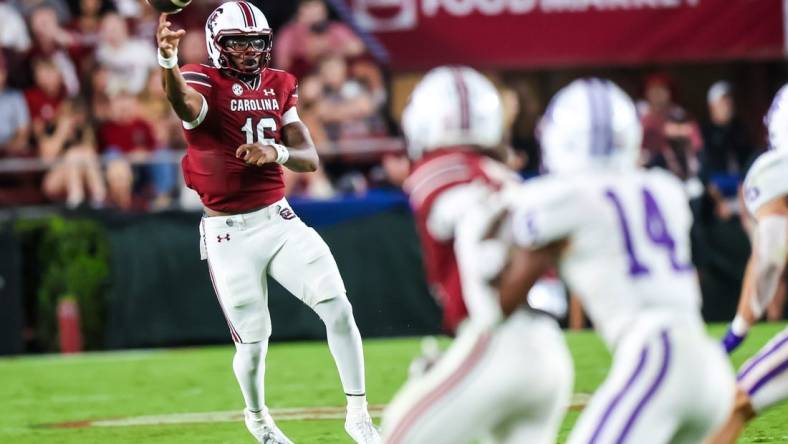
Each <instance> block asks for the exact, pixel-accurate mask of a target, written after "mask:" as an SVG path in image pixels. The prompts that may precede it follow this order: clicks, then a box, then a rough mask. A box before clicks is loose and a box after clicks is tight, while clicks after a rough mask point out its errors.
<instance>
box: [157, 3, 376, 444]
mask: <svg viewBox="0 0 788 444" xmlns="http://www.w3.org/2000/svg"><path fill="white" fill-rule="evenodd" d="M170 26H171V23H170V22H168V21H167V18H166V16H165V15H162V16H161V19H160V24H159V30H158V36H157V37H158V43H159V64H160V65H161V67H162V70H163V72H162V77H163V82H164V89H165V90H166V93H167V97H168V99H169V101H170V103H171V104H172V107H173V109H174V110H175V113H176V114H177V115H178V117H180V119H181V120H182V121H183V127H184V132H185V134H186V140H187V142H188V149H187V154H186V157H184V159H183V161H182V166H183V174H184V178H185V180H186V184H187V185H188V186H189V187H190V188H192V189H194V190H195V191H196V192H197V193H198V194H199V195H200V198H201V200H202V202H203V204H204V206H205V217H203V219H202V221H201V223H200V234H201V248H202V254H203V257H204V258H205V259H207V260H208V266H209V271H210V273H211V280H212V282H213V285H214V289H215V291H216V294H217V297H218V299H219V303H220V305H221V307H222V310H223V312H224V315H225V317H226V318H227V323H228V326H229V328H230V333H231V336H232V338H233V341H234V342H235V345H236V354H235V358H234V360H233V370H234V371H235V375H236V378H237V379H238V383H239V385H240V386H241V392H242V394H243V397H244V401H245V403H246V409H245V410H244V412H245V419H246V425H247V428H248V429H249V431H250V432H251V433H252V435H253V436H254V437H255V439H256V440H257V441H258V442H265V443H290V440H289V439H288V438H287V437H285V435H284V433H282V431H281V430H279V429H278V427H277V426H276V425H275V423H274V421H273V419H272V418H271V415H270V414H269V413H268V409H267V408H266V406H265V397H264V384H263V379H264V369H265V355H266V351H267V349H268V338H269V336H270V333H271V320H270V315H269V313H268V301H267V298H268V291H267V285H266V281H267V278H268V276H270V277H272V278H274V279H275V280H276V281H277V282H279V283H280V284H281V285H282V286H283V287H285V288H286V289H287V290H288V291H290V292H291V293H293V295H295V296H296V297H297V298H299V299H300V300H301V301H303V302H304V303H305V304H307V305H308V306H309V307H310V308H312V309H313V310H314V311H315V312H316V313H317V314H318V315H319V316H320V318H321V319H322V320H323V322H325V324H326V332H327V338H328V345H329V348H330V350H331V353H332V355H333V356H334V360H335V362H336V365H337V369H338V370H339V375H340V379H341V381H342V385H343V388H344V390H345V394H346V395H347V401H348V410H347V413H348V414H347V420H346V422H345V430H346V431H347V432H348V434H349V435H350V436H351V437H352V438H353V439H354V440H355V441H356V442H358V443H379V442H380V438H379V436H378V432H377V430H376V429H375V428H374V426H373V424H372V421H371V419H370V417H369V414H368V413H367V402H366V396H365V387H364V386H365V381H364V357H363V351H362V348H361V336H360V335H359V332H358V328H357V327H356V323H355V320H354V318H353V311H352V307H351V306H350V303H349V302H348V299H347V296H346V294H345V287H344V284H343V282H342V278H341V277H340V275H339V271H338V269H337V266H336V262H335V261H334V258H333V256H332V255H331V252H330V251H329V249H328V246H326V244H325V242H323V240H322V239H321V238H320V236H319V235H318V234H317V232H315V230H313V229H312V228H309V227H308V226H306V225H305V224H304V223H303V222H302V221H301V220H300V219H299V218H298V217H297V216H296V215H295V213H293V211H292V208H290V205H289V204H288V203H287V200H286V199H285V198H284V182H283V180H282V167H283V166H284V167H286V168H289V169H291V170H293V171H298V172H311V171H315V170H316V169H317V168H318V156H317V151H316V150H315V146H314V144H313V143H312V139H311V137H310V135H309V130H308V129H307V127H306V126H305V125H304V124H303V123H302V122H301V121H300V119H299V118H298V112H297V111H296V103H297V101H298V92H297V84H296V79H295V77H293V76H292V75H290V74H288V73H286V72H284V71H279V70H275V69H271V68H269V67H268V64H269V61H270V58H271V47H272V41H273V35H272V31H271V29H270V27H269V26H268V22H267V20H266V18H265V16H264V15H263V13H262V12H261V11H260V10H259V9H257V8H256V7H255V6H253V5H251V4H249V3H247V2H243V1H233V2H227V3H224V4H222V5H220V6H219V7H218V8H217V9H216V10H215V11H214V12H213V13H212V14H211V16H210V17H209V18H208V20H207V23H206V26H205V34H206V41H207V46H208V54H209V56H210V58H211V62H212V66H207V65H185V66H184V67H182V68H179V67H178V63H177V47H178V43H179V41H180V39H181V38H182V37H183V35H184V34H185V31H183V30H180V31H172V30H171V29H170Z"/></svg>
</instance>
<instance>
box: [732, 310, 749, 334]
mask: <svg viewBox="0 0 788 444" xmlns="http://www.w3.org/2000/svg"><path fill="white" fill-rule="evenodd" d="M749 330H750V325H749V324H748V323H747V321H745V320H744V318H743V317H741V316H739V315H738V314H737V315H736V317H734V318H733V322H731V331H732V332H733V333H734V334H735V335H736V336H744V335H746V334H747V332H748V331H749Z"/></svg>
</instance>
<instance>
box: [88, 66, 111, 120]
mask: <svg viewBox="0 0 788 444" xmlns="http://www.w3.org/2000/svg"><path fill="white" fill-rule="evenodd" d="M108 91H109V71H107V70H106V69H105V68H103V67H101V66H98V67H96V69H95V70H94V71H93V72H92V73H90V96H89V102H90V109H91V111H92V112H93V120H95V121H97V122H104V121H105V120H107V119H109V117H110V109H109V94H107V93H108Z"/></svg>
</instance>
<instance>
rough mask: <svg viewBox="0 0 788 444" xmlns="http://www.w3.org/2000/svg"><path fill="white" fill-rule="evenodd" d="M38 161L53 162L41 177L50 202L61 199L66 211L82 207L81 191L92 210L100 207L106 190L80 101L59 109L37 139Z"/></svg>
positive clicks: (83, 108)
mask: <svg viewBox="0 0 788 444" xmlns="http://www.w3.org/2000/svg"><path fill="white" fill-rule="evenodd" d="M38 145H39V152H40V158H41V159H42V160H44V161H49V162H54V161H58V162H57V163H55V164H54V166H53V167H52V168H51V169H50V170H49V171H48V172H47V174H46V176H44V184H43V189H44V193H45V194H46V195H47V197H49V198H50V199H51V200H55V201H57V200H61V199H64V198H65V202H66V205H67V206H68V207H69V208H75V207H78V206H80V205H82V204H83V203H84V202H85V200H86V196H85V194H86V193H85V192H86V191H87V192H88V193H89V197H90V200H91V202H92V205H93V206H94V207H98V206H101V205H103V203H104V200H105V199H106V197H107V189H106V186H105V185H104V178H103V177H102V173H101V165H100V164H99V161H98V155H97V153H96V136H95V134H94V132H93V127H92V126H91V125H90V121H89V117H88V110H87V106H86V104H85V102H83V101H82V100H81V99H71V100H68V101H66V102H64V104H63V106H61V107H60V110H59V112H58V116H57V118H56V119H55V122H54V125H53V126H52V127H50V128H48V131H47V132H46V133H45V134H41V135H40V136H39V138H38Z"/></svg>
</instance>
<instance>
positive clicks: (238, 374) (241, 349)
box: [233, 340, 268, 412]
mask: <svg viewBox="0 0 788 444" xmlns="http://www.w3.org/2000/svg"><path fill="white" fill-rule="evenodd" d="M267 352H268V340H265V341H261V342H255V343H252V344H238V343H236V344H235V357H234V358H233V371H234V372H235V378H236V379H238V385H239V386H241V393H242V394H243V397H244V402H245V403H246V408H247V409H248V410H250V411H252V412H260V411H262V410H263V409H264V408H265V389H264V387H265V386H264V382H265V355H266V353H267Z"/></svg>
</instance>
